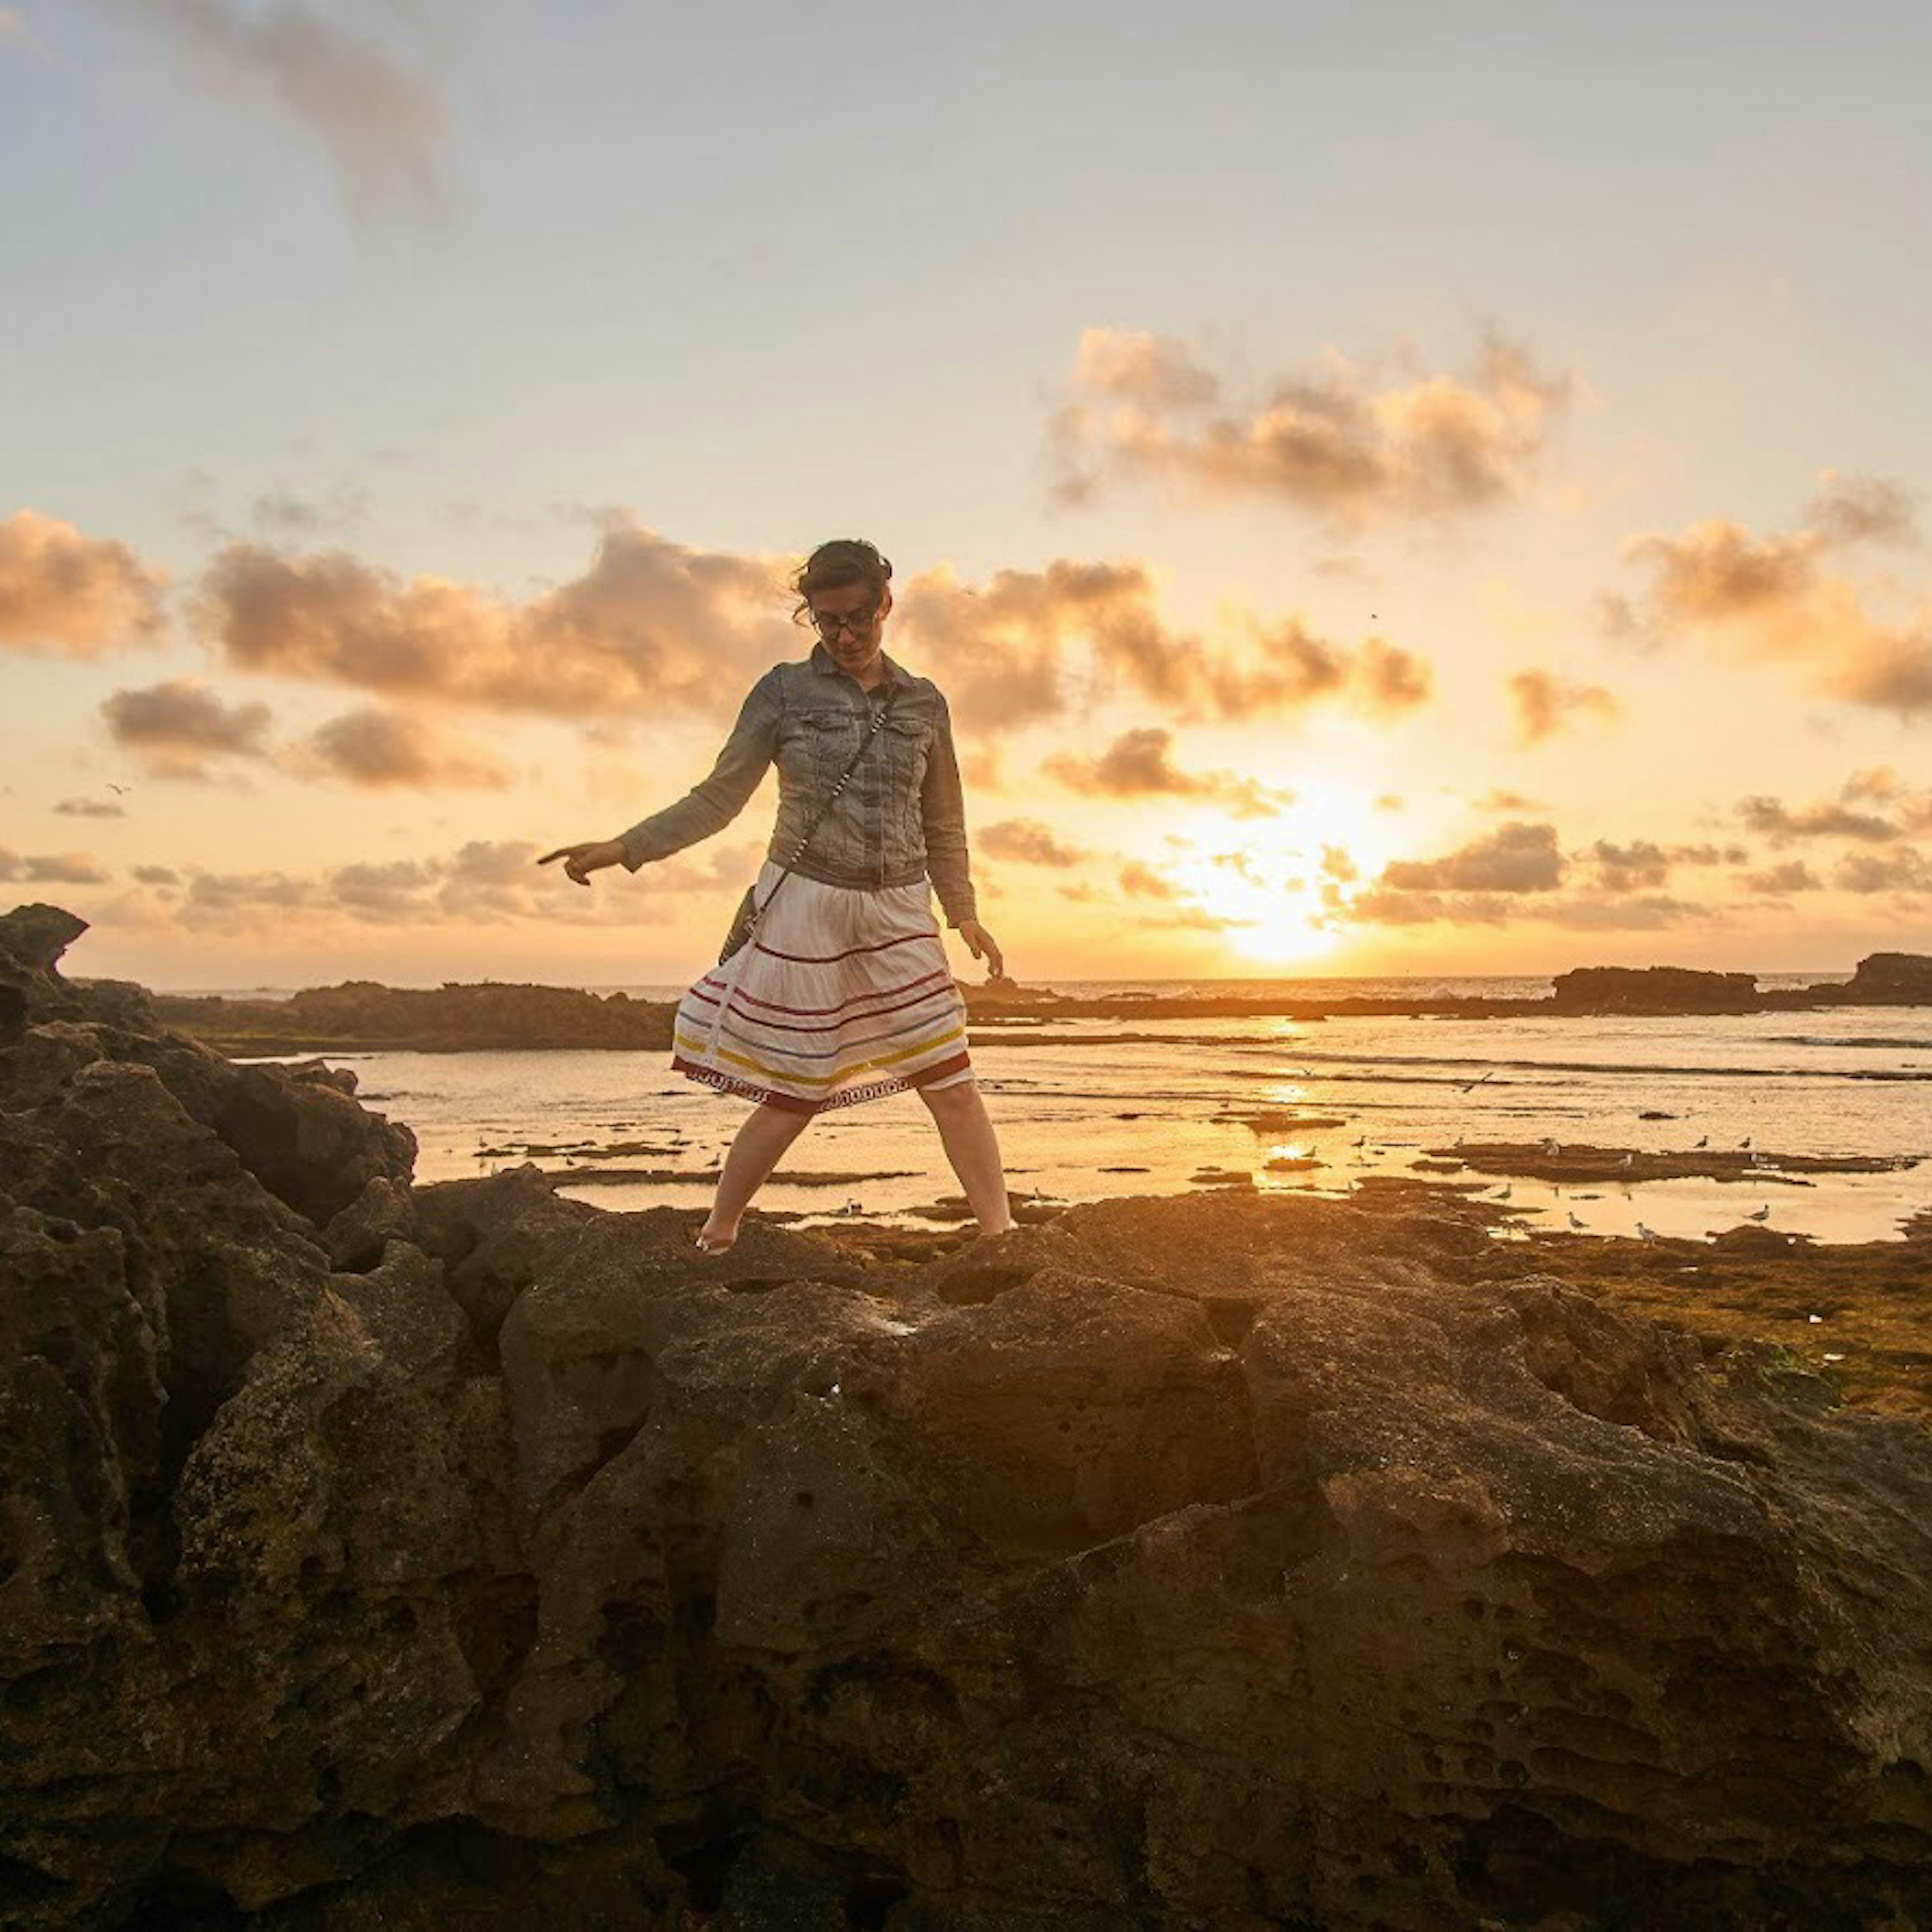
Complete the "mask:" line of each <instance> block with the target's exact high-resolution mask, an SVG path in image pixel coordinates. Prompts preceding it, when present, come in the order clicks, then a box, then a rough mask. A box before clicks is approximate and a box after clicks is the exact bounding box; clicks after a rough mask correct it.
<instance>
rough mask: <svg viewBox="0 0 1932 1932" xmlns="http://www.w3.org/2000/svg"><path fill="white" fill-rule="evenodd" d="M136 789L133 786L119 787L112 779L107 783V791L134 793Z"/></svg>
mask: <svg viewBox="0 0 1932 1932" xmlns="http://www.w3.org/2000/svg"><path fill="white" fill-rule="evenodd" d="M133 788H134V787H133V786H132V785H118V784H115V782H114V781H113V779H111V778H110V779H109V781H107V789H108V790H110V791H132V790H133Z"/></svg>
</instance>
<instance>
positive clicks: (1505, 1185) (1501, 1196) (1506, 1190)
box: [1496, 1181, 1510, 1201]
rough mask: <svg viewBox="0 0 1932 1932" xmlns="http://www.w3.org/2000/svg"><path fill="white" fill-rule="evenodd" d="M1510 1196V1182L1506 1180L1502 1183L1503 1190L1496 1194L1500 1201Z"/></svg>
mask: <svg viewBox="0 0 1932 1932" xmlns="http://www.w3.org/2000/svg"><path fill="white" fill-rule="evenodd" d="M1509 1198H1510V1183H1509V1182H1508V1181H1505V1182H1504V1183H1503V1184H1502V1192H1501V1193H1499V1195H1498V1196H1496V1199H1498V1200H1499V1201H1507V1200H1508V1199H1509Z"/></svg>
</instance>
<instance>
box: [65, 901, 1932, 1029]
mask: <svg viewBox="0 0 1932 1932" xmlns="http://www.w3.org/2000/svg"><path fill="white" fill-rule="evenodd" d="M46 910H58V909H57V908H47V909H46ZM62 916H63V917H71V914H62ZM82 984H83V985H85V986H86V987H87V989H88V990H89V993H90V994H94V995H98V996H99V997H101V998H113V997H121V998H129V997H132V996H134V995H139V998H141V999H142V1000H144V1001H145V1000H148V999H149V998H151V1013H152V1016H153V1017H154V1019H157V1020H158V1021H159V1022H161V1023H162V1024H163V1025H168V1026H172V1027H176V1028H179V1029H180V1030H181V1031H183V1032H185V1033H190V1034H193V1036H194V1037H195V1038H196V1039H197V1040H201V1041H202V1042H204V1043H205V1044H207V1045H208V1046H213V1047H216V1048H218V1049H220V1051H221V1052H224V1053H230V1054H236V1055H251V1054H252V1055H279V1054H287V1053H314V1052H324V1051H327V1050H329V1049H335V1050H336V1051H338V1052H355V1051H368V1050H373V1049H380V1048H383V1047H390V1048H395V1049H408V1050H411V1051H414V1052H425V1053H458V1052H478V1051H484V1050H487V1049H524V1050H526V1051H528V1050H534V1049H539V1048H600V1047H601V1048H611V1049H628V1050H631V1051H639V1050H649V1051H656V1052H668V1051H669V1049H670V1035H671V1023H672V1019H673V1014H674V1013H675V1012H676V1007H675V1006H674V1005H673V1004H671V1003H670V1002H667V1001H654V1000H634V999H632V998H630V997H629V995H627V994H624V993H611V994H607V995H598V994H595V993H589V992H583V991H582V990H580V989H578V988H576V987H571V986H529V985H516V984H505V983H499V982H496V981H484V982H482V983H478V984H468V985H466V984H463V983H458V982H456V981H446V983H444V984H443V986H440V987H438V988H435V989H421V988H407V987H393V986H383V985H380V984H379V983H377V982H376V981H374V980H344V981H343V982H342V983H341V984H340V985H339V986H312V987H308V988H305V989H303V990H302V992H298V993H296V994H294V995H292V996H291V997H290V998H288V999H286V1000H242V999H229V998H226V997H225V996H223V995H186V994H169V993H161V994H156V995H152V996H150V995H148V993H147V992H146V991H145V989H143V988H141V987H138V986H127V985H126V984H125V983H122V982H119V981H114V980H94V981H86V982H83V983H82ZM958 985H959V989H960V992H962V994H963V995H964V996H965V1001H966V1007H967V1011H968V1015H969V1016H971V1018H974V1019H979V1020H982V1021H1001V1020H1007V1021H1014V1020H1024V1019H1217V1018H1240V1017H1244V1016H1247V1017H1254V1018H1259V1017H1262V1016H1286V1017H1289V1018H1292V1019H1301V1020H1309V1021H1314V1020H1319V1019H1328V1018H1331V1017H1334V1018H1338V1019H1339V1018H1347V1017H1351V1016H1354V1017H1365V1016H1376V1015H1400V1014H1418V1015H1421V1014H1428V1015H1433V1016H1438V1017H1440V1018H1444V1019H1510V1018H1514V1017H1518V1016H1526V1017H1531V1018H1535V1017H1538V1016H1543V1017H1547V1016H1550V1015H1551V1014H1553V1013H1565V1014H1582V1013H1640V1014H1647V1015H1650V1016H1658V1017H1661V1016H1665V1015H1669V1014H1673V1013H1766V1012H1772V1011H1795V1010H1804V1009H1807V1008H1815V1007H1835V1006H1847V1005H1849V1006H1887V1005H1897V1006H1922V1005H1932V957H1928V956H1926V955H1924V954H1922V953H1873V954H1872V955H1871V956H1870V957H1869V958H1867V959H1863V960H1861V961H1860V962H1858V971H1857V972H1856V973H1855V974H1854V975H1853V976H1852V979H1851V980H1849V981H1848V982H1846V983H1842V984H1838V985H1830V986H1813V987H1807V988H1803V989H1791V990H1785V989H1774V990H1772V991H1769V992H1760V991H1759V990H1757V981H1756V980H1755V978H1754V976H1753V975H1751V974H1748V973H1711V972H1704V971H1699V970H1697V969H1696V968H1689V967H1682V966H1647V967H1625V966H1584V967H1579V968H1576V969H1575V970H1574V971H1571V972H1568V973H1564V974H1559V975H1558V976H1557V978H1556V992H1555V995H1554V997H1553V998H1544V999H1534V1000H1532V999H1493V998H1482V997H1478V996H1475V995H1442V996H1439V997H1437V998H1409V997H1406V996H1404V997H1396V996H1383V995H1366V994H1349V995H1342V996H1339V997H1337V996H1333V995H1330V996H1325V997H1323V998H1313V999H1311V998H1298V997H1296V996H1295V995H1293V994H1292V992H1287V991H1283V992H1277V993H1267V994H1260V995H1256V994H1219V993H1155V992H1119V993H1109V994H1105V995H1091V996H1088V997H1084V998H1075V997H1074V996H1073V995H1069V994H1064V993H1058V992H1054V991H1053V990H1052V989H1051V988H1050V987H1037V986H1023V985H1021V984H1019V983H1017V982H1016V981H1014V980H1010V979H1005V978H1001V979H998V980H991V979H989V980H960V981H959V982H958ZM116 989H118V994H117V992H116Z"/></svg>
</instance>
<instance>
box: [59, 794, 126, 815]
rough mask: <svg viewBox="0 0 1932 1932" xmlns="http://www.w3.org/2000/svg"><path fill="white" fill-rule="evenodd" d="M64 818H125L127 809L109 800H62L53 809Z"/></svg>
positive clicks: (113, 800)
mask: <svg viewBox="0 0 1932 1932" xmlns="http://www.w3.org/2000/svg"><path fill="white" fill-rule="evenodd" d="M54 809H55V811H57V812H58V813H59V814H61V815H62V817H65V818H125V817H127V807H126V806H125V805H122V804H121V803H120V802H118V800H116V799H111V798H64V799H62V800H61V802H59V803H58V805H55V807H54Z"/></svg>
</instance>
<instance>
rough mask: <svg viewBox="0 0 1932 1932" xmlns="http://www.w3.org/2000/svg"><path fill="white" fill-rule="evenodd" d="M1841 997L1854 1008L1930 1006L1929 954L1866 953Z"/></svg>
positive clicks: (1931, 961) (1931, 971) (1931, 963)
mask: <svg viewBox="0 0 1932 1932" xmlns="http://www.w3.org/2000/svg"><path fill="white" fill-rule="evenodd" d="M1843 997H1844V998H1845V1000H1846V1002H1847V1003H1848V1004H1854V1005H1872V1006H1899V1007H1924V1006H1932V954H1928V953H1867V954H1866V956H1864V959H1861V960H1860V961H1859V962H1858V971H1856V972H1855V973H1854V974H1852V977H1851V980H1850V983H1849V984H1848V985H1847V986H1846V987H1845V989H1844V994H1843Z"/></svg>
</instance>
